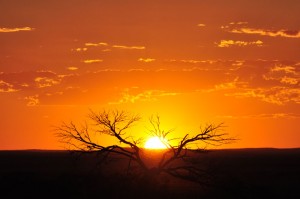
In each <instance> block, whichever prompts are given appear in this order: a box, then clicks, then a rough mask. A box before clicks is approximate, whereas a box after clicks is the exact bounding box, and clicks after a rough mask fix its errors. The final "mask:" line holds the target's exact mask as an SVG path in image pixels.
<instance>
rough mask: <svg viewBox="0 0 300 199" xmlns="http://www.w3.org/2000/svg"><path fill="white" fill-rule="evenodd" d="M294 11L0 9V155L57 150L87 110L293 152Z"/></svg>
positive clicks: (175, 1)
mask: <svg viewBox="0 0 300 199" xmlns="http://www.w3.org/2000/svg"><path fill="white" fill-rule="evenodd" d="M299 10H300V1H297V0H251V1H250V0H185V1H183V0H172V1H171V0H170V1H169V0H163V1H157V0H142V1H141V0H89V1H86V0H64V1H61V0H42V1H41V0H0V110H1V113H0V114H1V116H0V117H1V120H0V149H62V148H61V144H60V143H59V142H58V141H57V138H56V137H55V136H54V133H55V132H54V131H53V129H54V127H53V126H57V125H60V124H61V122H63V121H66V122H69V121H71V120H72V121H74V122H76V123H78V124H80V123H81V122H84V120H85V118H86V116H87V114H88V113H89V109H92V110H95V111H101V110H103V109H118V110H126V111H130V112H132V113H138V114H140V115H141V116H142V117H143V120H142V123H143V124H142V126H145V127H147V118H149V117H150V116H151V115H152V114H158V115H160V117H161V121H162V125H163V127H164V128H166V129H170V128H174V129H175V131H174V132H173V134H174V136H175V137H178V136H181V135H184V134H186V133H191V132H196V131H197V130H198V129H199V126H200V125H205V124H207V123H219V122H224V124H225V125H226V126H227V127H226V129H225V130H226V131H228V132H229V133H230V135H232V136H236V137H237V138H239V140H238V141H237V142H236V143H233V144H230V145H226V146H222V147H225V148H248V147H251V148H253V147H278V148H290V147H300V125H299V124H300V53H299V52H300V12H299ZM140 131H142V129H141V130H140ZM140 131H139V132H137V134H141V133H142V132H140ZM103 142H104V143H106V142H107V140H103Z"/></svg>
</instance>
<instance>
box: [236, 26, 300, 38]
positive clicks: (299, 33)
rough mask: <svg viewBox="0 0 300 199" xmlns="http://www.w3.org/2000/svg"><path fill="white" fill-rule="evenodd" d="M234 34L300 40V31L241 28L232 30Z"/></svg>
mask: <svg viewBox="0 0 300 199" xmlns="http://www.w3.org/2000/svg"><path fill="white" fill-rule="evenodd" d="M230 32H232V33H245V34H258V35H263V36H270V37H278V36H281V37H288V38H300V31H299V30H283V29H282V30H264V29H255V28H240V29H232V30H231V31H230Z"/></svg>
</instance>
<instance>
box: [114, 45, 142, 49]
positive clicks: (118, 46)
mask: <svg viewBox="0 0 300 199" xmlns="http://www.w3.org/2000/svg"><path fill="white" fill-rule="evenodd" d="M112 47H113V48H118V49H124V50H145V49H146V47H145V46H122V45H113V46H112Z"/></svg>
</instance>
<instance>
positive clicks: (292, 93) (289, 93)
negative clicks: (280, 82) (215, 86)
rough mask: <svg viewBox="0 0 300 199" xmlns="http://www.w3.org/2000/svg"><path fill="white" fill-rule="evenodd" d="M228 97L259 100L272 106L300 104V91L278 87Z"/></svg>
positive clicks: (257, 89) (249, 90)
mask: <svg viewBox="0 0 300 199" xmlns="http://www.w3.org/2000/svg"><path fill="white" fill-rule="evenodd" d="M226 96H235V97H238V98H258V99H260V100H262V101H264V102H268V103H271V104H277V105H284V104H287V103H291V102H292V103H296V104H300V89H298V88H289V87H284V86H277V87H272V88H248V89H243V90H242V91H241V92H235V93H228V94H226Z"/></svg>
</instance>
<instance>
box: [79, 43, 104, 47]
mask: <svg viewBox="0 0 300 199" xmlns="http://www.w3.org/2000/svg"><path fill="white" fill-rule="evenodd" d="M84 45H85V46H94V47H98V46H108V43H106V42H99V43H91V42H89V43H85V44H84Z"/></svg>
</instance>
